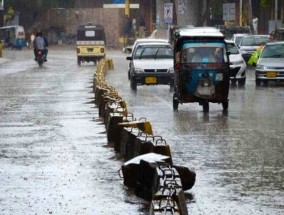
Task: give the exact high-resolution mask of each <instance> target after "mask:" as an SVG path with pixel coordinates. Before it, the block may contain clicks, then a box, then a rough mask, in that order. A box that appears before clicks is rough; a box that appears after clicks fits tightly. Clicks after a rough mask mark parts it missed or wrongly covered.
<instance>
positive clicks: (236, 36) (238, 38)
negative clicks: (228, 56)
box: [231, 33, 247, 46]
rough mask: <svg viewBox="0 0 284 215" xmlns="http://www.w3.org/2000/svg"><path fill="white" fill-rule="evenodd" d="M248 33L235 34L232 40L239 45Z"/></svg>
mask: <svg viewBox="0 0 284 215" xmlns="http://www.w3.org/2000/svg"><path fill="white" fill-rule="evenodd" d="M246 35H247V34H239V33H238V34H233V36H232V38H231V40H232V41H233V42H234V43H235V44H236V45H237V46H238V45H239V44H240V42H241V39H242V38H243V37H244V36H246Z"/></svg>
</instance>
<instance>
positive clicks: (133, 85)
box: [130, 78, 137, 91]
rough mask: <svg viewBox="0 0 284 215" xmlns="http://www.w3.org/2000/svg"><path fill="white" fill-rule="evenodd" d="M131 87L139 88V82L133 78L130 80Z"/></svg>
mask: <svg viewBox="0 0 284 215" xmlns="http://www.w3.org/2000/svg"><path fill="white" fill-rule="evenodd" d="M130 88H131V89H132V90H134V91H136V90H137V82H136V81H135V80H134V79H133V78H131V80H130Z"/></svg>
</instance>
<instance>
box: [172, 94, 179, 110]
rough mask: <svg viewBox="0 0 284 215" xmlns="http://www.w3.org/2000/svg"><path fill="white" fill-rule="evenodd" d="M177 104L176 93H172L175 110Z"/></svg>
mask: <svg viewBox="0 0 284 215" xmlns="http://www.w3.org/2000/svg"><path fill="white" fill-rule="evenodd" d="M178 105H179V101H178V100H177V99H176V94H175V93H174V95H173V109H174V110H177V109H178Z"/></svg>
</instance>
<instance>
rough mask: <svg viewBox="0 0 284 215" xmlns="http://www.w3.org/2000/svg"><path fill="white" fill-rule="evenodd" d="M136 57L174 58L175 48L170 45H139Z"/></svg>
mask: <svg viewBox="0 0 284 215" xmlns="http://www.w3.org/2000/svg"><path fill="white" fill-rule="evenodd" d="M134 59H173V49H172V48H171V47H170V46H154V45H153V46H138V47H137V49H136V51H135V53H134Z"/></svg>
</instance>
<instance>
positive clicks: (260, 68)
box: [256, 64, 266, 70]
mask: <svg viewBox="0 0 284 215" xmlns="http://www.w3.org/2000/svg"><path fill="white" fill-rule="evenodd" d="M256 69H259V70H264V69H266V66H264V65H261V64H257V65H256Z"/></svg>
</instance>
